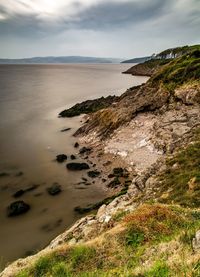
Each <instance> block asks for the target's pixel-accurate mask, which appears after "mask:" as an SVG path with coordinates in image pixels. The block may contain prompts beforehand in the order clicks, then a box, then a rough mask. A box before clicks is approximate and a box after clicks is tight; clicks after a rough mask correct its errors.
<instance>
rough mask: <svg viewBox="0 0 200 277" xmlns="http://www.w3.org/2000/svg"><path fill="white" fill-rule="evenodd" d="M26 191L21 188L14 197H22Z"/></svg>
mask: <svg viewBox="0 0 200 277" xmlns="http://www.w3.org/2000/svg"><path fill="white" fill-rule="evenodd" d="M24 193H25V190H23V189H20V190H18V191H16V192H15V193H14V194H13V197H15V198H17V197H20V196H22V195H23V194H24Z"/></svg>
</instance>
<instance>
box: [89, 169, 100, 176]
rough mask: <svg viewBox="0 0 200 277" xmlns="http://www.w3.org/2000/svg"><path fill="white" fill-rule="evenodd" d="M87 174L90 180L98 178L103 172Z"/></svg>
mask: <svg viewBox="0 0 200 277" xmlns="http://www.w3.org/2000/svg"><path fill="white" fill-rule="evenodd" d="M87 174H88V176H89V177H90V178H96V177H98V176H99V175H100V174H101V172H99V171H97V170H95V171H88V173H87Z"/></svg>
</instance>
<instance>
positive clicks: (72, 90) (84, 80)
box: [0, 64, 146, 266]
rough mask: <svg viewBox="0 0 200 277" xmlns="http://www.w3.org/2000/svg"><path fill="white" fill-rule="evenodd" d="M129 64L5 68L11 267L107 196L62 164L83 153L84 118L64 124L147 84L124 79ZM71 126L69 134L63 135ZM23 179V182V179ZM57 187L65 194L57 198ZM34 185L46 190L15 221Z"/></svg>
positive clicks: (5, 193) (3, 252) (6, 249)
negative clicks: (90, 106) (82, 184)
mask: <svg viewBox="0 0 200 277" xmlns="http://www.w3.org/2000/svg"><path fill="white" fill-rule="evenodd" d="M129 67H130V65H127V64H120V65H116V64H107V65H105V64H95V65H94V64H92V65H88V64H87V65H86V64H81V65H77V64H76V65H69V64H68V65H0V173H2V172H7V173H8V174H9V176H7V177H0V257H1V262H0V264H2V265H3V266H4V265H5V263H7V262H8V261H12V260H14V259H16V258H19V257H23V256H25V255H27V254H28V253H31V252H32V251H37V250H39V249H41V248H42V247H44V246H45V245H47V244H48V243H49V242H50V240H51V239H53V238H54V237H55V236H57V235H58V234H60V233H61V232H62V231H64V230H65V228H66V227H69V226H70V225H71V224H72V223H73V222H74V221H75V220H76V219H77V215H76V214H75V213H74V211H73V209H74V207H75V206H77V205H84V204H89V203H93V202H96V201H99V200H100V199H103V198H104V197H105V191H104V190H103V189H102V187H98V186H97V185H95V184H94V185H92V186H88V187H87V189H82V190H80V189H77V186H76V185H75V184H76V183H78V182H79V181H80V178H81V177H82V174H83V173H76V174H74V173H73V172H68V171H67V170H66V169H65V165H64V164H62V165H61V164H57V163H56V162H55V161H54V159H55V157H56V155H57V154H59V153H66V154H68V155H69V154H76V151H75V149H74V147H73V145H74V143H75V141H76V139H75V138H74V137H73V136H72V134H73V133H74V132H75V131H76V129H77V128H78V127H79V126H80V124H81V123H80V120H81V119H80V117H76V118H73V119H61V118H58V117H57V115H58V113H59V112H60V111H62V110H63V109H64V108H66V107H70V106H71V105H73V104H75V103H77V102H80V101H82V100H86V99H92V98H96V97H99V96H102V95H104V96H106V95H109V94H116V95H117V94H120V93H122V92H124V91H125V90H126V89H127V88H129V87H130V86H133V85H138V84H140V83H142V82H145V81H146V78H145V77H133V76H130V75H123V74H121V72H122V71H124V70H126V69H127V68H129ZM67 127H70V128H72V129H71V130H70V131H68V132H63V133H62V132H60V130H61V129H63V128H67ZM19 172H23V175H21V176H16V175H19V174H18V173H19ZM54 182H57V183H59V184H60V185H62V189H63V192H62V193H61V194H59V195H57V196H54V197H52V196H50V195H48V194H47V192H46V188H47V187H49V186H50V185H52V184H53V183H54ZM33 184H36V185H39V187H38V188H37V189H36V190H34V191H31V192H28V193H26V194H25V195H23V196H22V197H21V198H20V199H22V200H24V201H26V202H27V203H29V204H30V205H31V210H30V211H29V212H28V213H27V214H25V215H22V216H18V217H15V218H8V217H7V216H6V207H7V206H8V205H9V204H10V203H11V202H13V201H15V199H14V198H13V196H12V195H13V194H14V193H15V192H16V191H17V190H19V189H23V188H27V187H29V186H31V185H33Z"/></svg>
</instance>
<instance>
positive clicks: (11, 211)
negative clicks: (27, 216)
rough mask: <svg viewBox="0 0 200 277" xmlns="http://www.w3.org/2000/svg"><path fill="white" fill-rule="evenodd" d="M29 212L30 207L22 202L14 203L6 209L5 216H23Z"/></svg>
mask: <svg viewBox="0 0 200 277" xmlns="http://www.w3.org/2000/svg"><path fill="white" fill-rule="evenodd" d="M28 210H30V205H29V204H27V203H25V202H24V201H15V202H13V203H11V204H10V205H9V206H8V207H7V215H8V216H9V217H12V216H17V215H20V214H24V213H26V212H28Z"/></svg>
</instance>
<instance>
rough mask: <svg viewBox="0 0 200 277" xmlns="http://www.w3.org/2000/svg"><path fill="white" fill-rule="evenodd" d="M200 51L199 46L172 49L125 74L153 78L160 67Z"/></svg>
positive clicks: (130, 69) (152, 57) (154, 56)
mask: <svg viewBox="0 0 200 277" xmlns="http://www.w3.org/2000/svg"><path fill="white" fill-rule="evenodd" d="M199 50H200V46H199V45H193V46H183V47H176V48H170V49H167V50H165V51H162V52H161V53H159V54H157V55H153V56H151V59H149V60H147V61H145V62H144V63H140V64H137V65H135V66H133V67H131V68H129V69H128V70H127V71H125V72H123V73H126V74H132V75H139V76H140V75H142V76H152V75H153V74H154V73H155V72H156V71H157V70H159V68H160V67H162V66H163V65H165V64H167V63H169V62H170V61H171V60H173V59H174V58H178V57H181V56H184V55H187V54H189V53H191V52H193V51H199Z"/></svg>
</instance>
